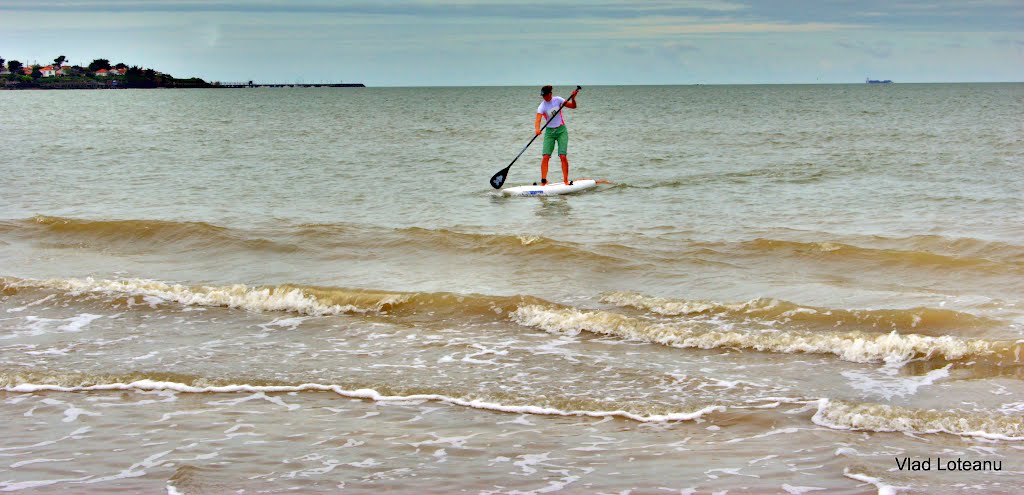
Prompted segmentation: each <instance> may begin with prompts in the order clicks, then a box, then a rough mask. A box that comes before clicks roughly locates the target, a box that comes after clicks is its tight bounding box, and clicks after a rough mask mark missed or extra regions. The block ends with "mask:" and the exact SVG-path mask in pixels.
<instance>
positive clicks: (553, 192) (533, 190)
mask: <svg viewBox="0 0 1024 495" xmlns="http://www.w3.org/2000/svg"><path fill="white" fill-rule="evenodd" d="M593 187H597V181H596V180H594V179H580V180H577V181H573V183H572V185H571V186H567V185H565V183H563V182H557V183H551V182H549V183H548V185H546V186H516V187H510V188H508V189H502V190H501V193H502V194H504V195H505V196H557V195H559V194H572V193H578V192H580V191H586V190H587V189H591V188H593Z"/></svg>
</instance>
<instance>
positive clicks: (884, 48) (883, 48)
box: [835, 40, 893, 58]
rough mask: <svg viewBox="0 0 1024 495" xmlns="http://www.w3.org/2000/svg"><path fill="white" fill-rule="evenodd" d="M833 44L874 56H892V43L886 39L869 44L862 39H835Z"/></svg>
mask: <svg viewBox="0 0 1024 495" xmlns="http://www.w3.org/2000/svg"><path fill="white" fill-rule="evenodd" d="M835 44H836V46H839V47H842V48H846V49H848V50H856V51H859V52H861V53H866V54H868V55H870V56H872V57H875V58H889V57H890V56H892V51H893V46H892V43H889V42H886V41H876V42H874V43H870V44H869V43H865V42H863V41H847V40H839V41H836V42H835Z"/></svg>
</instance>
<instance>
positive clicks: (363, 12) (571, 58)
mask: <svg viewBox="0 0 1024 495" xmlns="http://www.w3.org/2000/svg"><path fill="white" fill-rule="evenodd" d="M58 55H66V56H67V57H68V58H69V60H70V61H71V62H72V63H75V64H83V65H84V64H87V63H88V62H89V61H91V60H92V59H94V58H100V57H102V58H108V59H110V60H111V61H112V62H115V63H116V62H125V63H127V64H129V65H136V64H137V65H143V66H146V67H152V68H155V69H157V70H161V71H163V72H168V73H170V74H172V75H174V76H176V77H192V76H195V77H201V78H203V79H206V80H208V81H248V80H255V81H259V82H323V81H330V82H335V81H344V82H363V83H366V84H367V85H370V86H461V85H537V84H539V83H545V82H550V83H553V84H563V85H567V84H577V83H578V84H583V85H588V84H589V85H595V84H692V83H705V84H732V83H740V84H747V83H816V82H821V83H843V82H863V80H864V78H865V77H867V76H870V77H872V78H884V79H893V80H895V81H896V82H954V81H1024V0H927V1H918V0H852V1H840V0H818V1H797V0H778V1H756V2H755V1H752V0H690V1H687V0H683V1H648V2H640V1H638V2H612V1H604V0H593V1H585V0H562V1H545V2H539V1H535V0H510V1H505V0H482V1H470V0H438V1H426V0H393V1H387V0H381V1H377V2H362V1H320V0H287V1H285V0H281V1H278V0H253V1H239V0H211V1H200V0H182V1H169V0H152V1H142V0H0V57H3V58H5V59H8V60H10V59H17V60H20V61H22V62H33V61H38V62H40V63H43V64H46V63H49V62H51V61H52V60H53V59H54V58H55V57H57V56H58Z"/></svg>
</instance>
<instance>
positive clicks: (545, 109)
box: [534, 85, 579, 186]
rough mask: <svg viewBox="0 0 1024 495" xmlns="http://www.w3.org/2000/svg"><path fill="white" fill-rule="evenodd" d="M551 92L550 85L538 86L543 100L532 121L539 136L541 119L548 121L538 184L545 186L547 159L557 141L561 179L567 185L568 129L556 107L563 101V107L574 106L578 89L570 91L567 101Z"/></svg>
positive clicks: (570, 182) (569, 182) (549, 157)
mask: <svg viewBox="0 0 1024 495" xmlns="http://www.w3.org/2000/svg"><path fill="white" fill-rule="evenodd" d="M551 92H552V88H551V86H550V85H548V86H544V87H543V88H540V96H541V98H543V99H544V101H542V102H540V106H539V107H537V120H536V121H535V122H534V131H536V133H537V135H538V136H539V135H540V130H541V119H543V120H544V121H545V122H547V121H550V122H549V123H548V126H547V127H546V128H545V129H544V158H542V159H541V161H540V185H542V186H545V185H547V183H548V161H549V160H551V152H552V151H554V150H555V143H558V158H559V159H560V160H562V180H563V181H565V185H567V186H568V185H570V184H572V181H570V180H569V158H568V157H567V156H566V155H567V154H568V153H569V130H568V129H566V127H565V119H563V118H562V112H558V109H559V108H560V107H561V106H562V103H565V108H576V101H575V99H574V97H575V96H576V93H579V90H576V91H573V92H572V96H570V97H569V101H568V102H566V101H565V99H564V98H562V97H559V96H552V95H551ZM555 112H558V115H555ZM534 185H536V184H534Z"/></svg>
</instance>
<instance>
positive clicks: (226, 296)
mask: <svg viewBox="0 0 1024 495" xmlns="http://www.w3.org/2000/svg"><path fill="white" fill-rule="evenodd" d="M11 285H13V286H15V287H17V286H32V287H43V288H49V289H57V290H65V291H68V292H70V293H72V294H83V293H102V294H111V295H123V296H139V297H143V298H144V300H146V301H147V303H149V304H150V305H156V304H159V303H160V302H164V301H173V302H176V303H179V304H184V305H187V306H220V307H229V308H241V309H246V310H249V311H287V312H292V313H299V314H304V315H311V316H322V315H337V314H343V313H367V312H372V311H379V310H381V308H383V307H385V306H386V305H389V304H395V303H400V302H402V301H404V300H406V299H407V298H408V295H405V294H381V295H380V297H379V298H377V299H376V300H373V301H372V302H368V303H367V305H366V306H357V305H354V304H330V303H329V302H323V301H321V300H319V299H317V298H316V297H314V296H312V295H309V294H307V293H306V292H304V291H303V289H301V288H298V287H287V286H284V287H250V286H247V285H244V284H235V285H228V286H198V287H189V286H186V285H181V284H169V283H165V282H160V281H156V280H146V279H118V280H106V279H95V278H92V277H87V278H67V279H49V280H22V281H18V282H13V283H11Z"/></svg>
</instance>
